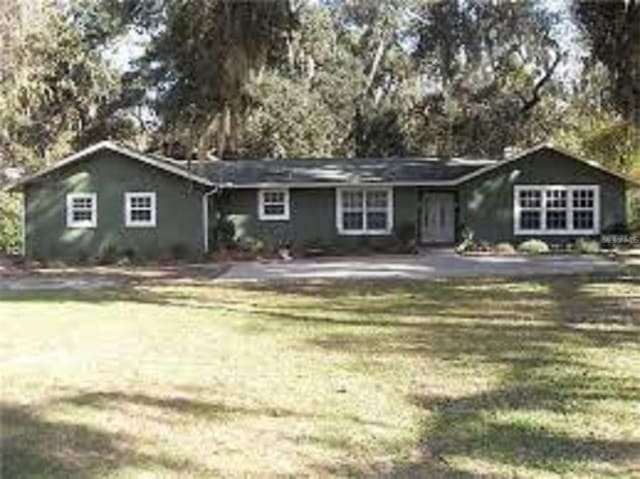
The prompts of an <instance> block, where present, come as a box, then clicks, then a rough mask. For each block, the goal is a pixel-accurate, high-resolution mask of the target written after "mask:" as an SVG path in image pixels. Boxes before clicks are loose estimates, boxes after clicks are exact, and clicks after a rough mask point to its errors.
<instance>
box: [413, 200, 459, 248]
mask: <svg viewBox="0 0 640 479" xmlns="http://www.w3.org/2000/svg"><path fill="white" fill-rule="evenodd" d="M421 226H422V235H421V236H422V242H423V243H453V242H454V240H455V195H454V194H453V193H426V194H425V195H424V196H423V198H422V225H421Z"/></svg>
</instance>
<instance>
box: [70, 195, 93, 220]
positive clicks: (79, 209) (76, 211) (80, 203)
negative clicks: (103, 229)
mask: <svg viewBox="0 0 640 479" xmlns="http://www.w3.org/2000/svg"><path fill="white" fill-rule="evenodd" d="M97 224H98V198H97V195H96V194H95V193H69V194H68V195H67V227H68V228H95V227H96V225H97Z"/></svg>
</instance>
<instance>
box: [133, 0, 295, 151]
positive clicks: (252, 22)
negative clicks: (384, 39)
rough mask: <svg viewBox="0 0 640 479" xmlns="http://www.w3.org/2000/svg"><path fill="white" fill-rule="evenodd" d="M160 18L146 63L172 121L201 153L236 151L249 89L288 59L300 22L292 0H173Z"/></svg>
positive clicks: (167, 122)
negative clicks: (279, 61) (291, 37)
mask: <svg viewBox="0 0 640 479" xmlns="http://www.w3.org/2000/svg"><path fill="white" fill-rule="evenodd" d="M155 19H156V22H157V23H156V24H155V25H153V26H152V27H151V29H150V33H151V34H152V47H151V49H150V51H149V52H148V54H147V56H146V57H145V58H144V60H143V62H142V67H141V69H142V70H144V71H150V72H151V75H150V76H149V81H150V82H151V83H152V84H153V85H154V86H155V88H157V102H156V106H157V111H158V113H159V115H160V117H161V119H162V121H163V123H164V126H165V127H166V129H167V130H169V131H174V132H176V131H178V132H180V131H182V132H186V133H185V134H184V135H183V137H186V141H187V142H188V143H190V144H191V145H193V146H197V149H198V151H199V154H200V156H201V157H204V155H206V153H207V151H208V150H209V149H210V148H211V147H215V150H216V154H218V155H219V156H222V155H224V153H225V152H226V151H227V150H228V149H230V150H236V149H237V135H238V134H239V132H240V131H241V130H242V125H243V124H244V121H245V120H246V116H247V111H248V106H249V102H250V97H249V95H248V88H249V87H250V86H251V84H252V83H254V82H257V81H260V79H261V78H262V77H263V75H264V69H265V68H266V67H267V66H268V65H270V64H271V63H272V62H274V61H276V60H277V59H281V58H282V57H283V55H284V50H285V49H286V44H287V38H288V33H289V31H290V30H291V29H293V28H294V24H295V17H294V12H293V11H292V9H291V4H290V2H289V1H286V0H273V1H269V2H250V1H232V0H216V1H210V0H185V1H167V2H164V4H162V6H161V8H160V14H158V15H156V17H155ZM147 20H148V18H147Z"/></svg>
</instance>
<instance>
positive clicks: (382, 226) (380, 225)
mask: <svg viewBox="0 0 640 479" xmlns="http://www.w3.org/2000/svg"><path fill="white" fill-rule="evenodd" d="M367 229H368V230H386V229H387V213H386V211H385V212H381V211H368V212H367Z"/></svg>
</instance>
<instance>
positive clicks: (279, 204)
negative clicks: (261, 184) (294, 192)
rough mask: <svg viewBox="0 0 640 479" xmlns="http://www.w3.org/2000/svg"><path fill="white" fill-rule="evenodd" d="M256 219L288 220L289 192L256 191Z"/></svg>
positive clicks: (282, 190) (278, 190)
mask: <svg viewBox="0 0 640 479" xmlns="http://www.w3.org/2000/svg"><path fill="white" fill-rule="evenodd" d="M258 217H259V218H260V219H261V220H263V221H286V220H288V219H289V190H287V189H269V190H258Z"/></svg>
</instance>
